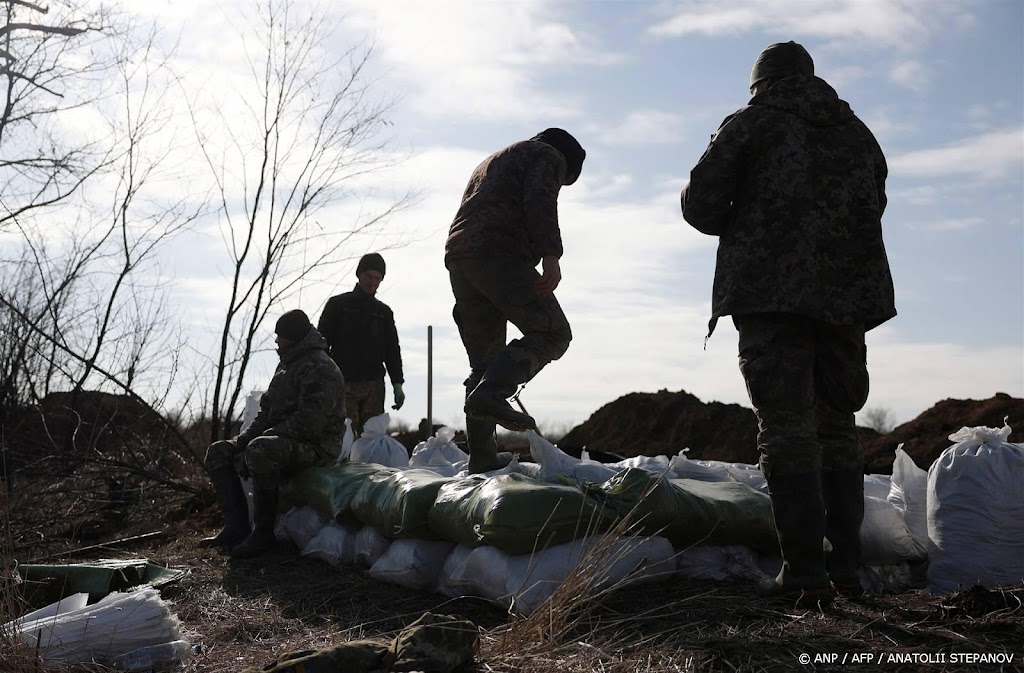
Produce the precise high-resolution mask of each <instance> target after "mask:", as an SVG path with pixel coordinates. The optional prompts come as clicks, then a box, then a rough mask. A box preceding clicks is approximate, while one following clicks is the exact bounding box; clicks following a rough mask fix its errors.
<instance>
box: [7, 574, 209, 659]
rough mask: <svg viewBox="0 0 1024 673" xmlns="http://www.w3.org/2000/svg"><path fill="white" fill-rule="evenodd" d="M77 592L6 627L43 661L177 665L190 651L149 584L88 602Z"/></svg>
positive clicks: (175, 623) (173, 619)
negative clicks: (89, 603) (91, 603)
mask: <svg viewBox="0 0 1024 673" xmlns="http://www.w3.org/2000/svg"><path fill="white" fill-rule="evenodd" d="M87 600H88V594H85V593H82V594H75V595H73V596H70V597H68V598H65V599H63V600H62V601H60V602H59V603H55V604H54V605H51V606H49V607H47V608H43V609H42V610H39V611H36V612H34V613H31V614H28V615H25V616H24V617H22V618H21V619H19V620H16V621H14V622H10V623H8V624H6V625H5V626H4V632H5V633H10V634H15V635H18V636H20V637H21V639H22V640H23V641H24V642H25V643H26V644H27V645H28V646H29V647H31V648H32V649H33V650H35V651H36V652H37V653H38V655H39V658H40V659H41V660H42V662H43V664H44V665H45V666H70V665H73V664H91V663H97V664H102V665H106V666H111V667H114V668H115V669H116V670H122V671H165V670H171V669H175V668H181V667H183V666H184V664H185V663H187V662H188V660H189V658H190V657H191V655H192V649H191V647H190V645H189V643H188V642H187V641H186V640H185V639H184V638H183V636H182V633H181V624H180V623H179V621H178V618H177V616H176V615H174V614H173V613H171V611H170V608H169V606H168V604H167V603H166V602H165V601H164V600H162V599H161V598H160V592H159V591H157V590H156V589H154V588H153V587H142V588H139V589H137V590H134V591H130V592H126V593H122V592H114V593H111V594H108V595H107V596H105V597H104V598H102V599H100V600H99V601H98V602H97V603H94V604H93V605H86V602H87Z"/></svg>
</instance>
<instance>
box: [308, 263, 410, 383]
mask: <svg viewBox="0 0 1024 673" xmlns="http://www.w3.org/2000/svg"><path fill="white" fill-rule="evenodd" d="M317 329H319V330H320V333H321V334H323V335H324V338H325V339H326V340H327V343H328V344H329V345H330V354H331V357H332V358H334V361H335V362H337V363H338V367H339V368H340V369H341V372H342V373H343V374H344V375H345V380H346V381H348V382H350V383H356V382H359V381H376V380H378V379H383V378H384V367H385V366H387V371H388V375H389V376H390V377H391V383H392V385H394V384H396V383H404V382H405V379H404V378H403V374H402V351H401V347H400V346H399V344H398V329H397V328H396V327H395V314H394V313H392V311H391V308H390V307H388V305H387V304H385V303H384V302H382V301H380V300H379V299H377V298H376V297H374V296H373V295H370V294H367V293H366V292H364V291H363V290H362V288H360V287H359V284H358V283H357V284H356V287H355V289H354V290H352V291H351V292H346V293H344V294H339V295H335V296H333V297H331V298H330V299H328V300H327V305H326V306H324V312H323V313H321V314H320V322H319V323H318V325H317Z"/></svg>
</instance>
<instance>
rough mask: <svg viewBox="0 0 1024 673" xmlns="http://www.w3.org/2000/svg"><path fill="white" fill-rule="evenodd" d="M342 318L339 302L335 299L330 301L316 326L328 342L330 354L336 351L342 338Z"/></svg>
mask: <svg viewBox="0 0 1024 673" xmlns="http://www.w3.org/2000/svg"><path fill="white" fill-rule="evenodd" d="M341 316H342V311H341V307H340V306H339V305H338V302H337V301H335V300H334V298H333V297H332V298H331V299H328V300H327V305H326V306H324V311H323V313H321V314H320V322H318V323H317V326H316V329H317V331H318V332H320V335H321V336H323V338H324V339H325V340H326V341H327V346H328V352H331V351H333V350H334V346H335V344H336V343H338V341H339V339H340V337H341Z"/></svg>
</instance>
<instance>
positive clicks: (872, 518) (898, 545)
mask: <svg viewBox="0 0 1024 673" xmlns="http://www.w3.org/2000/svg"><path fill="white" fill-rule="evenodd" d="M860 548H861V550H860V555H861V562H862V563H864V564H866V565H889V564H893V563H900V562H903V561H913V560H916V559H921V558H924V557H925V556H926V554H927V551H926V549H925V548H923V547H921V546H920V545H918V544H917V542H915V541H914V537H913V536H912V535H911V534H910V530H909V529H908V528H907V524H906V523H905V522H904V519H903V513H902V512H900V511H899V510H898V509H896V507H894V506H893V505H892V503H890V502H889V501H888V500H882V499H880V498H874V497H872V496H865V497H864V521H863V523H861V526H860Z"/></svg>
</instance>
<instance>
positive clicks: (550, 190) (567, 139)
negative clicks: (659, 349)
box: [444, 128, 586, 472]
mask: <svg viewBox="0 0 1024 673" xmlns="http://www.w3.org/2000/svg"><path fill="white" fill-rule="evenodd" d="M585 158H586V152H585V151H584V150H583V148H582V147H581V146H580V144H579V143H578V142H577V141H576V139H575V138H573V137H572V136H571V135H570V134H569V133H567V132H566V131H564V130H562V129H559V128H550V129H547V130H545V131H543V132H541V133H539V134H537V135H536V136H534V137H533V138H531V139H529V140H525V141H521V142H517V143H513V144H512V145H509V146H508V147H506V148H504V149H501V150H499V151H497V152H495V153H494V154H492V155H491V156H489V157H487V158H486V159H484V161H483V163H481V164H480V165H479V166H477V168H476V170H475V171H473V175H472V176H470V179H469V184H468V185H467V187H466V190H465V192H464V194H463V196H462V203H461V205H460V206H459V210H458V212H457V213H456V215H455V220H454V222H452V225H451V228H450V229H449V232H448V240H447V241H446V243H445V256H444V261H445V266H446V267H447V268H448V273H449V278H450V280H451V285H452V294H453V295H454V296H455V308H454V310H453V316H454V318H455V324H456V325H457V326H458V328H459V335H460V336H461V337H462V343H463V345H464V346H465V348H466V354H467V356H468V357H469V366H470V368H471V372H470V375H469V377H468V378H467V379H466V380H465V382H464V385H465V387H466V435H467V443H468V445H469V456H470V459H469V471H470V472H487V471H490V470H494V469H498V468H501V467H504V466H505V465H507V464H508V463H509V461H511V459H512V456H511V454H509V453H504V452H503V453H501V454H498V452H497V442H496V440H495V436H494V431H495V423H498V424H500V425H502V426H503V427H505V428H508V429H510V430H527V429H535V428H536V422H535V421H534V419H533V418H531V417H530V416H529V415H527V414H526V413H521V412H519V411H516V410H515V409H513V408H512V406H511V405H510V404H509V402H508V399H509V398H510V397H512V396H513V395H514V394H515V393H516V390H517V388H518V386H519V385H520V384H522V383H526V382H527V381H530V380H531V379H532V378H533V377H534V376H536V375H537V373H538V372H539V371H540V370H541V369H542V368H543V367H544V366H545V365H547V364H548V363H549V362H551V361H552V360H557V359H558V358H560V357H561V356H562V355H563V354H564V353H565V351H566V349H568V347H569V342H570V340H571V339H572V332H571V330H570V328H569V322H568V320H566V318H565V314H564V313H563V312H562V307H561V306H559V304H558V300H557V299H555V295H554V294H553V293H554V291H555V288H557V287H558V284H559V282H560V281H561V279H562V272H561V268H560V266H559V258H561V256H562V237H561V232H560V230H559V227H558V192H559V190H560V189H561V188H562V186H564V185H571V184H573V183H574V182H576V179H577V178H578V177H579V175H580V171H581V170H582V169H583V160H584V159H585ZM538 264H540V265H541V267H542V272H541V273H537V269H536V267H537V265H538ZM509 322H511V323H512V324H513V325H515V326H516V327H517V328H518V329H519V331H520V332H522V334H523V336H522V338H521V339H516V340H514V341H512V342H511V343H508V344H506V343H505V339H506V328H507V324H508V323H509Z"/></svg>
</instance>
